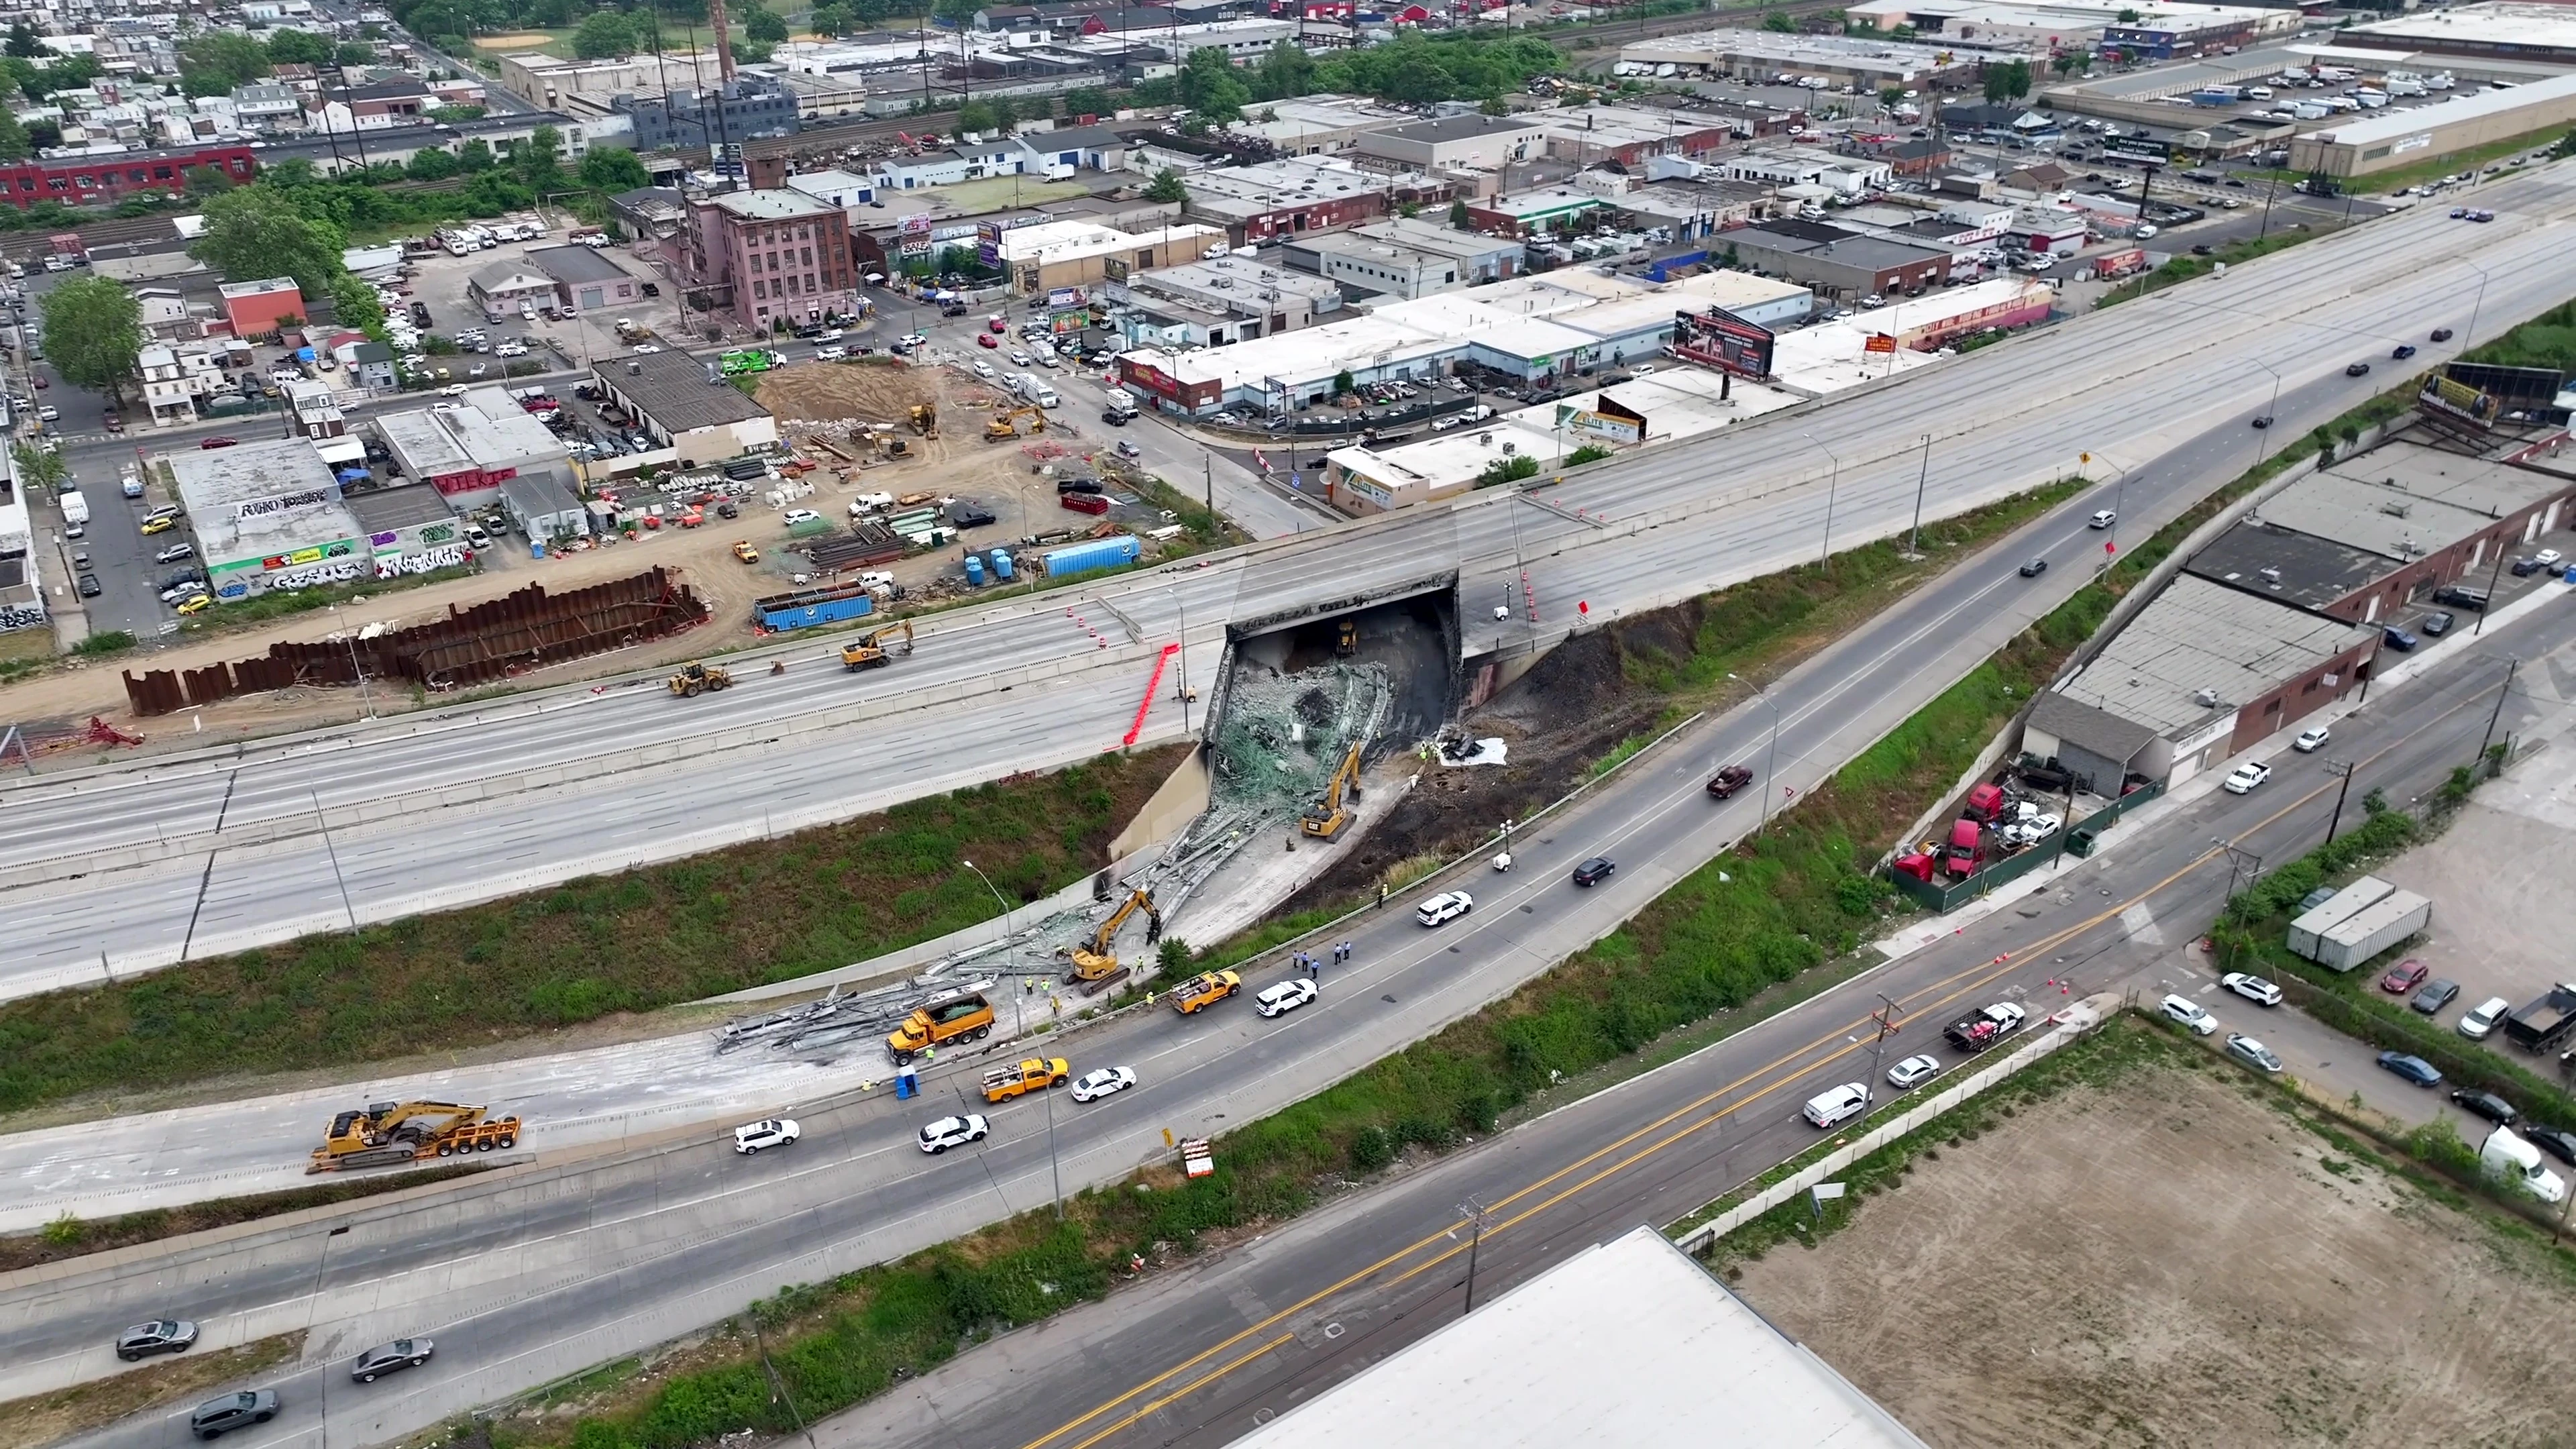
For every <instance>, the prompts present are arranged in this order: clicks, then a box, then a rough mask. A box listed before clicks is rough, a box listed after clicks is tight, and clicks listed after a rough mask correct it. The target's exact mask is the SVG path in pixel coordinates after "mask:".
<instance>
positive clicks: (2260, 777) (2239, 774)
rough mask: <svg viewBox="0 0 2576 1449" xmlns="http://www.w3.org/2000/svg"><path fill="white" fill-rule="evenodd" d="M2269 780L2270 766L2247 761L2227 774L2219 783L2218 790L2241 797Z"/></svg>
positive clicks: (2270, 775) (2256, 761)
mask: <svg viewBox="0 0 2576 1449" xmlns="http://www.w3.org/2000/svg"><path fill="white" fill-rule="evenodd" d="M2271 778H2272V767H2271V766H2269V765H2267V764H2264V763H2263V762H2262V761H2260V760H2247V761H2246V762H2245V763H2244V764H2241V765H2239V766H2237V767H2236V768H2235V769H2233V770H2230V771H2228V772H2227V778H2226V780H2225V781H2223V782H2222V783H2221V785H2220V788H2221V789H2224V790H2225V791H2226V792H2227V793H2228V794H2230V795H2242V794H2244V793H2245V792H2247V791H2249V790H2251V789H2253V788H2254V787H2255V786H2257V785H2260V784H2262V783H2263V782H2264V781H2266V780H2268V779H2271Z"/></svg>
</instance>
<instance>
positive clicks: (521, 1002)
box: [0, 745, 1183, 1111]
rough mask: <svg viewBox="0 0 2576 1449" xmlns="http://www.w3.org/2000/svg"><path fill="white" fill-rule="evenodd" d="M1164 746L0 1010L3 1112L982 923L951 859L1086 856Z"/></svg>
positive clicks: (1035, 867)
mask: <svg viewBox="0 0 2576 1449" xmlns="http://www.w3.org/2000/svg"><path fill="white" fill-rule="evenodd" d="M1182 753H1183V747H1182V746H1179V745H1170V746H1165V747H1163V748H1161V749H1157V750H1149V751H1138V752H1137V753H1135V754H1134V755H1116V754H1110V755H1102V756H1100V757H1099V758H1097V759H1095V760H1092V761H1090V762H1088V763H1085V764H1082V765H1077V766H1074V767H1072V768H1070V769H1066V770H1061V771H1057V772H1055V773H1052V774H1045V775H1033V776H1027V777H1023V778H1018V779H1013V780H1008V781H1004V782H1001V783H997V784H991V785H983V786H978V787H977V788H975V789H972V790H960V791H957V792H955V793H953V794H948V795H940V796H934V797H932V798H930V799H925V800H916V801H912V802H910V803H908V804H904V805H899V806H896V807H895V808H894V809H892V810H888V811H885V812H883V813H881V814H875V815H865V816H861V817H859V818H858V819H856V820H852V821H849V822H846V823H844V824H841V825H836V826H828V827H825V828H822V829H817V830H808V831H803V832H800V833H798V834H795V835H791V836H787V837H784V838H782V839H778V840H767V841H755V842H751V843H749V844H745V845H739V846H734V847H732V848H730V849H726V850H720V851H714V852H711V853H709V854H706V855H702V856H696V857H693V858H691V859H688V860H684V861H678V862H675V863H673V864H670V865H663V866H654V867H648V868H646V869H642V870H635V871H629V872H626V873H624V874H620V875H614V876H594V877H588V878H585V879H582V880H577V881H571V882H567V883H566V884H564V885H561V886H558V887H556V888H554V889H552V890H547V891H537V892H532V893H530V894H528V895H523V896H514V897H511V898H509V899H507V900H500V901H494V902H490V903H488V904H485V905H480V906H473V907H469V908H466V909H464V910H456V911H443V912H440V913H437V914H435V915H426V916H414V917H410V918H408V919H405V920H400V921H396V922H393V923H391V924H388V925H383V926H374V927H370V928H368V929H366V930H364V931H361V932H359V933H358V934H356V935H354V936H351V935H325V936H309V937H306V938H304V939H302V940H298V941H292V942H288V943H287V944H285V945H281V946H274V947H269V948H266V949H263V950H257V951H244V952H241V953H239V954H237V955H232V956H225V957H219V958H216V959H213V960H208V961H193V962H189V963H187V964H185V965H180V966H172V967H168V968H166V969H164V970H161V971H156V972H153V973H150V974H148V975H144V976H140V977H137V978H135V979H133V980H131V981H126V982H121V983H119V984H117V985H114V986H105V987H98V988H93V989H88V990H77V991H58V992H54V993H52V994H50V995H45V996H37V997H30V998H27V999H24V1000H19V1001H12V1002H8V1003H5V1004H0V1111H16V1110H21V1109H24V1108H28V1107H32V1106H36V1105H39V1104H43V1103H51V1102H60V1101H62V1100H64V1099H67V1098H73V1097H79V1096H82V1095H84V1094H90V1093H105V1092H111V1091H115V1090H119V1089H123V1088H128V1087H130V1086H132V1085H133V1084H136V1083H150V1084H152V1085H153V1087H154V1088H155V1089H166V1088H168V1087H171V1086H174V1085H178V1084H182V1083H188V1082H197V1081H203V1080H206V1079H208V1078H213V1077H227V1076H239V1075H243V1074H252V1073H266V1072H281V1071H289V1070H305V1069H310V1068H314V1067H327V1066H335V1065H344V1064H354V1063H361V1062H371V1061H379V1060H382V1059H383V1058H384V1057H385V1056H386V1055H387V1054H388V1053H389V1052H401V1053H410V1052H437V1051H451V1050H457V1049H462V1048H469V1047H476V1046H483V1045H487V1044H490V1043H494V1042H499V1041H505V1040H509V1039H512V1038H517V1037H525V1036H529V1035H532V1034H535V1033H539V1032H544V1031H547V1030H550V1029H554V1028H558V1027H564V1026H570V1025H573V1024H575V1023H578V1022H584V1021H589V1020H592V1019H594V1018H597V1017H603V1016H606V1015H608V1014H610V1013H612V1012H638V1011H651V1010H653V1009H655V1008H657V1007H663V1006H669V1005H672V1004H674V1003H677V1002H685V1001H695V1000H698V999H700V998H703V997H708V996H714V995H719V994H721V993H723V992H727V991H735V990H740V989H741V988H743V987H747V986H755V985H758V984H760V983H762V982H767V981H780V980H786V979H790V978H793V977H797V976H802V975H806V974H809V973H811V972H815V971H823V970H830V969H833V968H836V967H840V966H845V965H848V964H849V963H851V962H854V961H864V960H867V959H868V958H869V957H871V956H876V955H879V954H882V953H883V952H886V951H889V950H893V949H895V948H896V947H899V946H904V945H909V944H911V943H913V942H916V941H923V940H928V939H930V938H931V937H934V936H939V935H943V934H945V933H947V932H949V931H954V930H958V929H961V928H963V927H966V926H970V925H973V924H975V923H976V922H978V921H982V920H984V919H986V918H988V917H990V916H991V915H992V914H994V912H995V910H996V905H995V902H994V900H993V897H992V895H991V893H990V892H988V891H986V890H985V888H984V883H983V882H982V881H980V880H977V879H976V878H975V876H974V875H973V874H972V873H971V872H968V871H966V870H964V869H963V868H961V867H960V866H959V865H958V862H959V861H960V860H972V861H974V862H975V863H976V864H977V865H979V866H981V867H983V869H984V871H985V873H986V874H987V875H989V876H990V877H991V878H992V881H993V884H994V885H995V886H996V887H998V888H999V889H1000V890H1001V891H1002V892H1003V893H1004V894H1006V895H1008V896H1010V897H1011V898H1013V899H1015V900H1020V901H1033V900H1037V899H1040V898H1041V897H1044V896H1046V895H1047V894H1049V893H1051V892H1053V891H1056V890H1059V889H1062V888H1063V887H1065V886H1067V885H1070V884H1072V883H1073V882H1075V881H1078V880H1080V879H1082V878H1083V877H1084V876H1086V875H1088V874H1090V873H1091V872H1092V871H1094V870H1097V869H1099V868H1100V867H1101V865H1103V864H1104V863H1105V862H1106V857H1107V850H1108V843H1109V840H1110V838H1111V837H1112V836H1114V835H1115V834H1116V833H1117V832H1118V830H1119V829H1120V828H1121V827H1122V826H1123V825H1124V824H1125V823H1126V822H1127V821H1128V820H1129V819H1130V818H1132V817H1133V816H1134V814H1135V812H1136V811H1137V809H1138V808H1139V807H1140V806H1141V805H1142V804H1143V803H1144V801H1145V799H1146V798H1147V797H1148V796H1150V795H1151V794H1152V793H1153V792H1154V790H1155V788H1156V787H1157V786H1159V785H1160V784H1161V783H1162V782H1163V779H1164V777H1165V776H1166V775H1168V774H1170V772H1171V770H1172V767H1173V766H1174V765H1175V764H1177V763H1178V762H1179V760H1180V757H1181V755H1182ZM851 768H853V769H865V768H866V764H865V762H864V761H856V762H853V764H852V766H851Z"/></svg>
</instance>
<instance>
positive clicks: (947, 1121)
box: [921, 1112, 992, 1153]
mask: <svg viewBox="0 0 2576 1449" xmlns="http://www.w3.org/2000/svg"><path fill="white" fill-rule="evenodd" d="M991 1130H992V1124H990V1123H988V1122H986V1121H985V1120H984V1114H983V1113H981V1112H969V1113H967V1114H966V1115H965V1116H963V1117H942V1118H940V1119H939V1120H938V1121H936V1122H933V1123H931V1124H930V1125H929V1126H927V1127H924V1128H922V1129H921V1150H922V1151H924V1152H930V1153H940V1152H945V1151H947V1150H948V1149H949V1148H951V1147H963V1146H965V1145H966V1144H967V1143H969V1142H976V1141H981V1140H982V1139H983V1137H984V1134H985V1133H987V1132H990V1131H991Z"/></svg>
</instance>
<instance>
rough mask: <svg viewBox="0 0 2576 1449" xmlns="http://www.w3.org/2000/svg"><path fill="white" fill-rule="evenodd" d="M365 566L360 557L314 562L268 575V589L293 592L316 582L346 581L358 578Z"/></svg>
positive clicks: (336, 582)
mask: <svg viewBox="0 0 2576 1449" xmlns="http://www.w3.org/2000/svg"><path fill="white" fill-rule="evenodd" d="M365 566H366V565H365V564H364V563H363V562H361V561H360V560H358V559H353V558H344V559H335V560H333V561H331V562H330V563H321V564H314V565H312V566H311V567H309V568H300V569H287V570H285V571H284V572H282V573H274V574H271V575H269V576H268V590H269V592H270V593H280V592H292V591H294V590H296V589H309V588H311V587H313V586H314V585H315V584H338V583H346V582H348V581H349V580H351V579H354V578H356V577H357V576H358V574H359V571H360V570H361V569H363V568H364V567H365Z"/></svg>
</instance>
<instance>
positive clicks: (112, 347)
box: [44, 258, 337, 402]
mask: <svg viewBox="0 0 2576 1449" xmlns="http://www.w3.org/2000/svg"><path fill="white" fill-rule="evenodd" d="M334 260H337V259H336V258H334ZM272 275H274V274H272ZM44 313H45V360H46V361H47V362H49V363H51V364H52V365H53V369H54V371H55V372H56V373H57V374H59V375H60V376H61V378H62V380H63V381H65V382H68V383H70V384H71V385H72V386H74V387H79V388H86V389H88V390H89V391H91V392H103V393H106V394H107V395H108V396H109V397H110V398H112V399H115V400H117V401H120V402H121V401H123V399H124V385H125V379H126V375H127V374H129V373H131V372H133V371H134V358H135V356H136V354H138V353H140V352H142V350H143V304H142V303H140V302H137V301H135V300H134V294H133V293H131V292H128V291H126V290H125V286H124V284H123V283H121V282H118V281H115V280H113V279H111V278H108V277H97V276H90V277H80V278H77V279H75V280H73V281H68V282H64V283H62V284H61V285H59V286H57V287H55V288H54V289H53V290H52V291H50V292H47V293H46V294H45V302H44Z"/></svg>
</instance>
